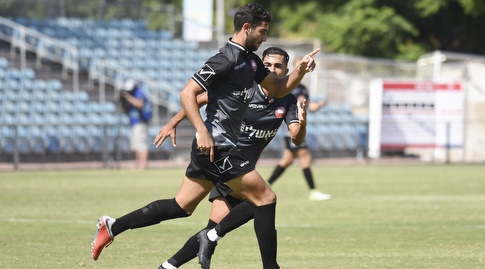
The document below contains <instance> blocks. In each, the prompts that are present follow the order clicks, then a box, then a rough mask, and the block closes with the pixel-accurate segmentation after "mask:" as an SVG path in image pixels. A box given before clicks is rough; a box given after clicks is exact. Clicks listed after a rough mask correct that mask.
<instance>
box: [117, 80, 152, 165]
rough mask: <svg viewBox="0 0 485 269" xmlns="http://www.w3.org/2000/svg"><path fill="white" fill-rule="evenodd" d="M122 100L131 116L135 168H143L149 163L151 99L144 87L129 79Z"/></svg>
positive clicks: (125, 84) (131, 146)
mask: <svg viewBox="0 0 485 269" xmlns="http://www.w3.org/2000/svg"><path fill="white" fill-rule="evenodd" d="M121 102H122V104H123V108H124V110H125V113H127V114H128V117H129V118H130V125H131V137H130V148H131V150H132V151H133V152H134V153H135V159H136V161H135V168H136V169H139V170H143V169H145V168H146V167H147V163H148V121H149V120H150V119H151V118H152V107H151V104H150V100H149V99H148V95H147V93H146V92H145V91H144V90H143V89H142V87H141V86H140V85H138V84H137V83H136V81H134V80H132V79H129V80H127V81H126V82H125V83H124V85H123V90H122V91H121Z"/></svg>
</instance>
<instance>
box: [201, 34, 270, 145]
mask: <svg viewBox="0 0 485 269" xmlns="http://www.w3.org/2000/svg"><path fill="white" fill-rule="evenodd" d="M268 74H269V70H268V69H267V68H266V67H265V66H264V64H263V62H262V61H261V59H260V58H259V56H257V55H256V54H254V53H253V52H251V51H247V50H246V49H245V48H244V47H243V46H241V45H239V44H237V43H235V42H233V41H232V40H231V39H229V41H228V42H227V44H226V45H225V46H224V47H222V48H221V49H220V50H219V52H218V53H217V54H216V55H214V56H212V57H211V58H209V60H207V62H206V63H205V65H204V66H203V67H202V68H201V69H200V70H199V71H197V72H196V73H195V74H194V75H193V76H192V79H193V80H195V81H196V82H197V83H198V84H199V85H200V86H201V87H202V88H203V89H204V90H205V91H207V96H208V103H207V106H206V115H207V118H206V120H205V125H206V126H207V129H208V130H209V132H210V133H211V135H212V139H213V140H214V144H215V146H227V145H230V146H236V144H237V136H238V135H239V130H240V126H241V123H242V119H243V115H244V112H245V111H246V109H247V106H248V104H249V101H250V100H251V98H252V97H253V95H254V90H255V88H254V87H253V83H254V82H256V83H258V84H259V83H261V81H263V80H264V78H265V77H266V76H267V75H268Z"/></svg>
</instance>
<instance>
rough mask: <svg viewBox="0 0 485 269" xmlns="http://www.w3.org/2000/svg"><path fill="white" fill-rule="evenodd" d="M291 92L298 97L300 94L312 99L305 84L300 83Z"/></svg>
mask: <svg viewBox="0 0 485 269" xmlns="http://www.w3.org/2000/svg"><path fill="white" fill-rule="evenodd" d="M291 93H292V94H293V95H294V96H295V97H296V99H298V98H299V97H300V96H303V97H305V99H307V101H308V100H310V94H309V93H308V89H307V88H306V87H305V85H303V84H298V86H296V88H295V89H293V91H291Z"/></svg>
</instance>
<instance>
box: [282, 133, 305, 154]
mask: <svg viewBox="0 0 485 269" xmlns="http://www.w3.org/2000/svg"><path fill="white" fill-rule="evenodd" d="M285 145H286V148H287V149H289V150H291V151H297V150H299V149H302V148H308V145H307V144H306V141H305V140H303V142H302V143H301V144H300V145H299V146H297V145H295V144H294V143H293V142H292V141H291V137H289V136H285Z"/></svg>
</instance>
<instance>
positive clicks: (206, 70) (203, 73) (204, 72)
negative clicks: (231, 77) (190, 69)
mask: <svg viewBox="0 0 485 269" xmlns="http://www.w3.org/2000/svg"><path fill="white" fill-rule="evenodd" d="M215 74H216V72H214V69H212V68H211V67H210V66H208V65H207V64H206V65H204V67H202V68H201V69H200V70H199V72H197V75H198V76H199V77H200V78H201V79H202V80H203V81H207V80H208V79H209V78H210V77H211V76H212V75H215Z"/></svg>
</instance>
